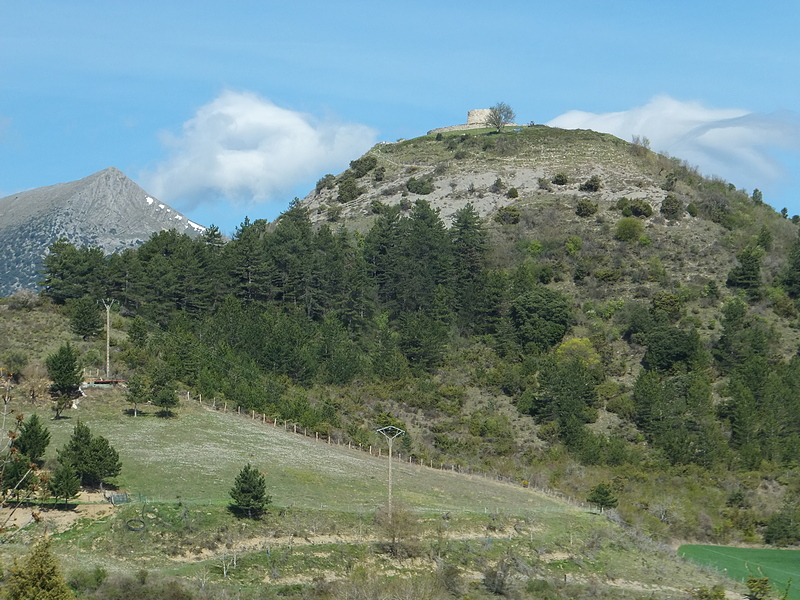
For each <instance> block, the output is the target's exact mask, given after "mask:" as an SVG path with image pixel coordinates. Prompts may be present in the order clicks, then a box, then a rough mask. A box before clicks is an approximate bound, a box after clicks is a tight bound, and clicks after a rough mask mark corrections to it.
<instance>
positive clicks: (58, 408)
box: [45, 342, 83, 418]
mask: <svg viewBox="0 0 800 600" xmlns="http://www.w3.org/2000/svg"><path fill="white" fill-rule="evenodd" d="M45 365H46V366H47V374H48V376H49V377H50V379H51V380H52V382H53V383H52V385H51V386H50V391H51V393H52V394H53V396H54V402H55V404H54V407H53V408H54V410H55V412H56V418H58V417H60V416H61V412H62V411H63V410H64V409H65V408H67V407H68V406H70V405H71V404H72V398H73V397H74V396H75V395H76V393H77V391H78V388H79V387H80V384H81V381H83V369H82V368H81V365H80V362H79V358H78V351H77V350H76V349H75V348H73V347H72V346H71V345H70V343H69V342H67V343H66V344H63V345H62V346H61V347H60V348H59V349H58V350H56V351H55V352H54V353H53V354H50V355H49V356H48V357H47V358H46V359H45Z"/></svg>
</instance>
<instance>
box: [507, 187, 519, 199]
mask: <svg viewBox="0 0 800 600" xmlns="http://www.w3.org/2000/svg"><path fill="white" fill-rule="evenodd" d="M506 195H507V196H508V197H509V198H519V191H518V190H517V188H515V187H512V188H508V192H506Z"/></svg>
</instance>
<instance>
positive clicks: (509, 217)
mask: <svg viewBox="0 0 800 600" xmlns="http://www.w3.org/2000/svg"><path fill="white" fill-rule="evenodd" d="M494 220H495V221H497V222H498V223H500V224H501V225H516V224H517V223H519V220H520V214H519V209H518V208H517V207H516V206H504V207H503V208H501V209H500V210H498V211H497V214H496V215H495V216H494Z"/></svg>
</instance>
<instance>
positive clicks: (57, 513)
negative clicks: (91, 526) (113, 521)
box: [0, 492, 114, 533]
mask: <svg viewBox="0 0 800 600" xmlns="http://www.w3.org/2000/svg"><path fill="white" fill-rule="evenodd" d="M62 507H63V504H59V505H58V507H53V506H47V507H39V506H36V507H29V506H21V507H19V508H17V509H14V507H13V505H11V506H6V507H3V508H0V524H2V526H3V528H4V529H6V530H14V529H17V530H18V529H21V528H24V527H27V526H28V525H30V524H31V523H34V522H37V521H39V522H42V523H44V524H46V525H47V531H48V533H58V532H60V531H66V530H67V529H69V528H70V527H72V525H73V524H74V523H75V522H76V521H78V520H80V519H92V520H97V519H102V518H104V517H106V516H108V515H110V514H111V512H112V511H113V510H114V507H113V506H112V505H111V504H109V502H108V501H107V500H106V499H105V498H104V497H103V494H102V493H101V492H81V493H80V495H79V496H78V497H77V498H76V499H74V500H72V501H71V502H70V504H69V505H68V507H67V508H66V509H64V508H62Z"/></svg>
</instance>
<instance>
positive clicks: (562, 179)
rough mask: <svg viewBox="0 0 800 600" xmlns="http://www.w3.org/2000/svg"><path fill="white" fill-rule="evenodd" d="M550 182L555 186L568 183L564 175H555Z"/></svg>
mask: <svg viewBox="0 0 800 600" xmlns="http://www.w3.org/2000/svg"><path fill="white" fill-rule="evenodd" d="M551 182H552V183H553V184H555V185H567V184H568V183H569V178H568V177H567V174H566V173H556V174H555V175H554V176H553V179H551Z"/></svg>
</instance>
